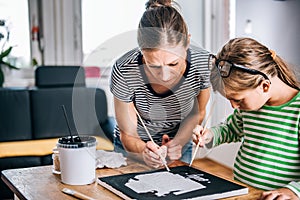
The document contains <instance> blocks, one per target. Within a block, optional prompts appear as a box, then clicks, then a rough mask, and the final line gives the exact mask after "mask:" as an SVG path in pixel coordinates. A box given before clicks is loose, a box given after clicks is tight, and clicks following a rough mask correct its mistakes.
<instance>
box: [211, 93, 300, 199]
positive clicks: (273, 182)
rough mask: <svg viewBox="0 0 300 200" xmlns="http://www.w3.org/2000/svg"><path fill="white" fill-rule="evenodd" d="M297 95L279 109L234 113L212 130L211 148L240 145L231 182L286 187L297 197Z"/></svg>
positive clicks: (299, 173)
mask: <svg viewBox="0 0 300 200" xmlns="http://www.w3.org/2000/svg"><path fill="white" fill-rule="evenodd" d="M299 122H300V92H299V93H298V94H297V95H296V96H295V97H294V98H293V99H292V100H291V101H289V102H287V103H285V104H283V105H281V106H263V107H262V108H261V109H259V110H258V111H242V110H238V109H236V110H234V113H233V114H232V115H230V116H229V117H228V118H227V121H226V123H224V124H221V125H220V126H216V127H213V128H211V130H212V131H213V133H214V141H213V142H214V143H213V146H218V145H220V144H222V143H230V142H238V141H241V142H242V145H241V147H240V149H239V151H238V154H237V157H236V159H235V164H234V178H235V179H236V180H238V181H241V182H243V183H246V184H248V185H251V186H253V187H256V188H260V189H263V190H273V189H277V188H281V187H287V188H289V189H291V190H292V191H294V192H295V193H296V194H297V195H298V196H299V197H300V148H299V140H300V139H299V124H300V123H299Z"/></svg>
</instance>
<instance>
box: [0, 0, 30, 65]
mask: <svg viewBox="0 0 300 200" xmlns="http://www.w3.org/2000/svg"><path fill="white" fill-rule="evenodd" d="M16 5H17V6H16ZM28 19H29V16H28V1H27V0H9V1H8V0H0V20H1V21H2V23H1V26H0V32H1V34H2V35H3V36H4V37H2V38H1V40H0V45H1V46H0V48H1V49H0V50H5V49H7V48H8V47H9V46H13V50H12V51H11V53H10V55H9V57H8V59H9V62H10V63H11V64H13V65H15V66H17V67H20V68H23V67H24V68H25V67H29V66H30V65H31V64H30V33H29V20H28ZM7 34H8V37H7Z"/></svg>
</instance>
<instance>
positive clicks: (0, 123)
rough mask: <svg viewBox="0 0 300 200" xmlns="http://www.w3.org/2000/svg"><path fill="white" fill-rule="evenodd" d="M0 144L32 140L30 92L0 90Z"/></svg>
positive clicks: (10, 89) (25, 90) (11, 89)
mask: <svg viewBox="0 0 300 200" xmlns="http://www.w3.org/2000/svg"><path fill="white" fill-rule="evenodd" d="M0 110H1V112H0V142H5V141H14V140H26V139H31V137H32V136H31V132H32V129H31V116H30V101H29V91H28V90H27V89H17V88H0Z"/></svg>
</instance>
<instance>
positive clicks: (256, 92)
mask: <svg viewBox="0 0 300 200" xmlns="http://www.w3.org/2000/svg"><path fill="white" fill-rule="evenodd" d="M226 98H227V99H228V100H229V101H230V104H231V106H232V108H234V109H235V108H237V109H240V110H248V111H251V110H258V109H260V108H261V107H262V106H263V105H265V104H266V102H267V101H268V96H267V94H266V93H265V92H263V91H262V89H261V87H259V86H258V87H257V88H255V89H248V90H243V91H226Z"/></svg>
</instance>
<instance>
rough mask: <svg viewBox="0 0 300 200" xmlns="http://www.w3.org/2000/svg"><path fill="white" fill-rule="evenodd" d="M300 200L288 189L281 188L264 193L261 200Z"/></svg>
mask: <svg viewBox="0 0 300 200" xmlns="http://www.w3.org/2000/svg"><path fill="white" fill-rule="evenodd" d="M275 199H276V200H299V197H298V196H297V195H296V194H295V193H294V192H293V191H292V190H290V189H288V188H279V189H277V190H271V191H266V192H263V193H262V194H261V196H260V198H259V200H275Z"/></svg>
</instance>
